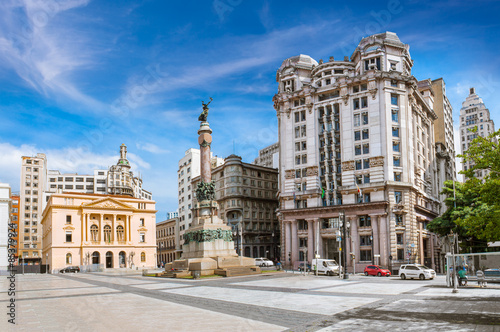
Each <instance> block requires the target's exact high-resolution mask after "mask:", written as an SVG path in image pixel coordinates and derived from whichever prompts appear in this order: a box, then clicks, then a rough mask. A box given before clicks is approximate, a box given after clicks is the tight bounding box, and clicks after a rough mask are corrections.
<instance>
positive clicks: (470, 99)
mask: <svg viewBox="0 0 500 332" xmlns="http://www.w3.org/2000/svg"><path fill="white" fill-rule="evenodd" d="M476 127H477V131H476V132H472V129H474V128H476ZM494 132H495V124H494V123H493V120H491V118H490V111H489V110H488V109H487V108H486V105H484V102H483V99H482V98H481V97H479V96H478V95H477V94H476V89H475V88H470V90H469V95H468V96H467V98H465V101H464V102H463V103H462V108H461V109H460V149H461V152H462V154H463V153H464V152H465V151H466V150H467V149H468V148H469V145H470V143H471V142H472V140H473V139H474V138H476V137H478V136H481V137H487V136H488V135H490V134H491V133H494ZM472 166H473V164H472V162H466V163H464V162H462V167H463V169H464V170H467V169H469V168H471V167H472ZM486 174H488V171H487V170H479V171H476V177H478V178H483V177H484V176H485V175H486Z"/></svg>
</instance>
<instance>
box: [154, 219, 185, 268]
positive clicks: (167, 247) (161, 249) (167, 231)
mask: <svg viewBox="0 0 500 332" xmlns="http://www.w3.org/2000/svg"><path fill="white" fill-rule="evenodd" d="M178 234H179V218H178V217H174V218H171V219H167V220H164V221H160V222H159V223H157V224H156V248H157V264H158V266H162V263H163V264H167V263H171V262H173V261H174V260H176V259H179V258H180V255H179V256H177V255H178V254H179V252H178V251H176V249H177V242H176V239H178Z"/></svg>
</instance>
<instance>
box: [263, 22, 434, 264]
mask: <svg viewBox="0 0 500 332" xmlns="http://www.w3.org/2000/svg"><path fill="white" fill-rule="evenodd" d="M412 66H413V60H412V59H411V57H410V53H409V46H408V45H406V44H404V43H402V42H401V41H400V40H399V38H398V36H397V35H396V34H395V33H392V32H386V33H381V34H376V35H372V36H369V37H366V38H363V39H362V40H361V41H360V43H359V45H358V46H357V47H356V49H355V50H354V52H353V54H352V55H351V57H350V58H349V57H344V59H343V60H340V61H338V60H335V59H334V58H333V57H330V59H329V61H323V60H320V61H319V62H317V61H316V60H314V59H312V58H311V57H309V56H307V55H299V56H294V57H291V58H289V59H286V60H285V61H283V63H282V65H281V67H280V68H279V69H278V72H277V76H276V77H277V82H278V84H279V86H278V93H277V94H276V95H275V96H274V98H273V101H274V106H275V109H276V112H277V116H278V123H279V143H280V168H279V171H280V222H281V227H282V229H281V234H282V237H281V248H283V250H282V259H283V260H284V261H285V263H286V264H290V265H293V266H295V267H296V266H297V265H298V264H299V262H300V261H302V260H308V261H311V260H312V258H313V257H314V255H315V254H318V255H320V257H322V258H333V259H337V260H338V259H339V254H340V252H343V253H347V255H346V257H344V261H347V266H348V270H349V271H352V269H353V265H355V268H356V270H357V271H360V270H362V269H363V268H364V267H365V266H367V265H369V264H374V263H375V264H381V265H386V266H391V267H397V266H399V265H401V264H403V263H405V262H418V263H424V264H426V265H429V266H432V267H434V268H436V269H438V270H439V267H441V266H442V264H441V262H440V255H439V246H438V245H437V244H438V239H437V237H436V236H435V235H434V234H432V233H430V232H429V231H427V230H426V225H427V223H428V222H429V221H431V220H432V219H433V218H435V217H437V216H438V212H439V207H440V201H439V191H440V188H438V186H437V184H438V183H439V181H438V176H439V173H438V171H437V164H436V146H435V139H434V132H435V130H434V123H435V121H436V120H437V118H438V117H437V115H436V113H435V112H434V110H433V107H434V106H433V96H432V93H433V92H432V89H431V86H430V85H427V86H421V87H420V88H419V86H418V81H417V79H415V77H414V76H412V74H411V69H412ZM342 226H344V227H342ZM344 230H345V231H346V232H345V234H347V235H349V234H350V236H349V237H348V238H346V237H345V236H342V237H338V232H339V231H342V233H343V231H344ZM337 240H341V241H345V242H346V243H345V245H344V249H343V250H342V251H340V250H339V249H340V246H341V243H342V242H338V241H337Z"/></svg>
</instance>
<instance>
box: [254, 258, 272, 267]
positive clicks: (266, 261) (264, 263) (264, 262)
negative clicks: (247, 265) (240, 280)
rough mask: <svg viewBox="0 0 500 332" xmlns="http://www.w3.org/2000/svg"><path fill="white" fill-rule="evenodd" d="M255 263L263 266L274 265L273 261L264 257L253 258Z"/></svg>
mask: <svg viewBox="0 0 500 332" xmlns="http://www.w3.org/2000/svg"><path fill="white" fill-rule="evenodd" d="M255 265H257V266H261V267H265V266H274V263H273V262H272V261H271V260H270V259H267V258H265V257H260V258H255Z"/></svg>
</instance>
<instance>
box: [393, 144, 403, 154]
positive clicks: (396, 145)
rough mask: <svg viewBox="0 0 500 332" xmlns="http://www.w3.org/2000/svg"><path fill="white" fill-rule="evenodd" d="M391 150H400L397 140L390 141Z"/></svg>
mask: <svg viewBox="0 0 500 332" xmlns="http://www.w3.org/2000/svg"><path fill="white" fill-rule="evenodd" d="M392 151H394V152H401V151H400V149H399V142H392Z"/></svg>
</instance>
